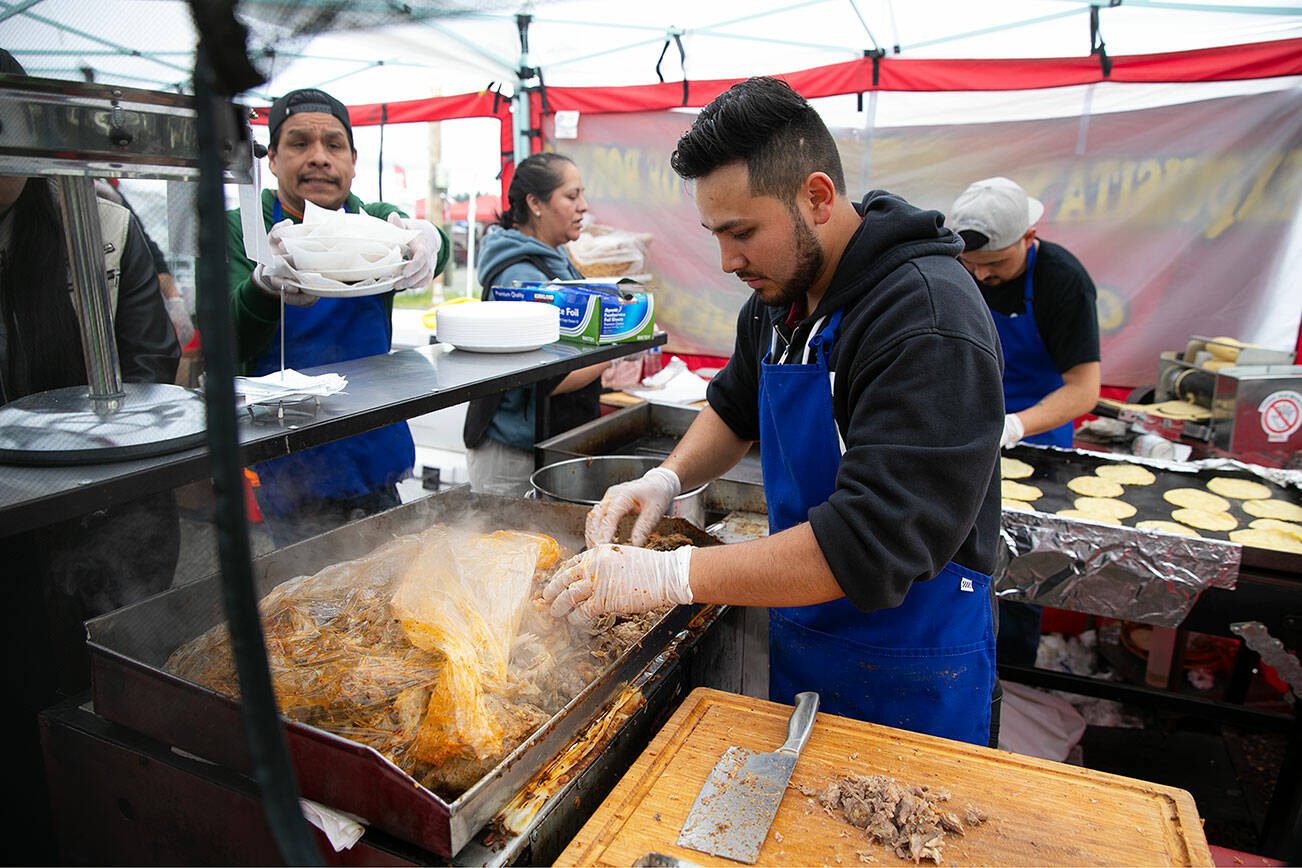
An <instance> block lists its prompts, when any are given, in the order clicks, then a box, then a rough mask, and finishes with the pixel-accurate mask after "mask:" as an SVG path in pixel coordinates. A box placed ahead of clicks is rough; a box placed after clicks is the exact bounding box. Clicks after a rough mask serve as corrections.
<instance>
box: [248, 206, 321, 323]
mask: <svg viewBox="0 0 1302 868" xmlns="http://www.w3.org/2000/svg"><path fill="white" fill-rule="evenodd" d="M293 225H294V221H293V220H281V221H280V222H279V223H277V224H276V225H275V226H272V227H271V231H270V232H268V233H267V244H268V245H269V246H270V247H271V264H270V265H263V264H262V263H258V265H257V266H256V267H255V268H254V269H253V275H252V277H253V285H254V286H256V287H257V288H258V289H259V290H260V291H261V292H262V293H263V294H264V295H270V296H272V297H274V298H284V299H285V304H289V305H293V306H294V307H309V306H311V305H314V304H316V301H317V297H316V296H315V295H308V294H307V293H305V292H304V291H303V290H301V289H299V288H298V287H297V286H294V285H292V284H290V283H289V277H290V269H289V263H288V262H286V261H285V257H286V256H287V255H288V254H287V253H286V251H285V242H284V239H283V238H282V237H281V231H282V230H283V229H284V228H285V227H286V226H293Z"/></svg>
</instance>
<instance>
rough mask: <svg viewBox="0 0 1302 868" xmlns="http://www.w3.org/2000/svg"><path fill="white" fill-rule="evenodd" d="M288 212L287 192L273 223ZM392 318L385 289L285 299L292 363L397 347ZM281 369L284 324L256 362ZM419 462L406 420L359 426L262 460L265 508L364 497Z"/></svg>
mask: <svg viewBox="0 0 1302 868" xmlns="http://www.w3.org/2000/svg"><path fill="white" fill-rule="evenodd" d="M283 219H285V212H284V210H283V209H282V208H281V204H280V200H279V199H276V201H275V203H274V204H273V205H272V225H273V226H274V225H275V224H277V223H279V222H280V221H281V220H283ZM391 338H392V320H391V319H390V315H389V311H388V310H387V308H386V307H385V304H384V295H383V294H381V295H368V296H362V297H359V298H320V299H317V302H316V304H313V305H311V306H309V307H295V306H293V305H285V367H287V368H294V369H295V370H299V371H301V370H303V369H305V368H310V367H313V366H315V365H327V364H331V363H334V362H345V361H348V360H349V359H359V358H362V357H363V356H376V355H382V354H384V353H387V352H389V343H390V340H391ZM278 370H280V329H277V330H276V333H275V335H274V336H273V337H272V340H271V345H270V346H269V347H267V350H266V352H264V353H263V354H262V355H261V356H259V357H258V358H257V359H256V360H255V361H254V363H253V365H252V367H251V370H250V373H251V374H253V375H254V376H260V375H262V374H270V373H272V372H273V371H278ZM415 462H416V449H415V446H414V444H413V443H412V439H411V431H410V430H409V429H408V428H407V423H406V422H396V423H394V424H392V425H387V426H385V427H383V428H377V429H375V430H373V431H367V432H364V433H362V434H355V435H353V436H352V437H349V438H347V439H345V440H337V441H335V442H333V443H326V444H324V445H322V446H316V447H313V448H311V449H305V450H303V451H302V452H296V453H294V454H293V455H286V456H284V457H283V458H273V459H272V460H270V461H264V462H262V463H261V464H258V465H256V466H255V468H254V469H255V470H256V471H257V474H258V480H259V483H260V484H261V486H262V491H261V494H262V498H261V499H260V503H262V504H264V510H265V511H266V512H269V513H270V514H272V515H276V516H284V515H291V514H294V513H295V512H297V511H299V510H301V509H302V508H304V507H310V506H311V505H312V504H313V503H314V502H316V501H320V500H338V499H347V498H354V497H360V496H363V495H366V494H370V493H371V492H374V491H375V490H376V489H379V488H383V487H387V486H391V485H394V484H395V483H397V482H398V481H399V480H400V479H402V478H403V476H405V475H406V473H407V471H409V470H410V469H411V467H412V465H414V464H415Z"/></svg>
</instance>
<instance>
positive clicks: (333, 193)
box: [227, 89, 450, 545]
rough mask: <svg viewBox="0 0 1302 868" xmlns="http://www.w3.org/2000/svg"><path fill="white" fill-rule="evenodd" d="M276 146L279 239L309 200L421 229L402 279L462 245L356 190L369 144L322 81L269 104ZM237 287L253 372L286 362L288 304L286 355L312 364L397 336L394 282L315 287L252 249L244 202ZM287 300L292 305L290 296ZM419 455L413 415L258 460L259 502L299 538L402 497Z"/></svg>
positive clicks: (294, 364)
mask: <svg viewBox="0 0 1302 868" xmlns="http://www.w3.org/2000/svg"><path fill="white" fill-rule="evenodd" d="M268 129H269V131H270V136H271V143H270V147H269V148H268V150H267V155H268V158H269V165H270V168H271V172H272V174H273V175H275V176H276V187H277V189H276V190H274V191H273V190H264V191H263V192H262V216H263V221H264V224H265V226H266V228H267V229H268V230H269V232H270V236H269V237H270V239H271V240H272V241H273V242H274V241H275V240H276V236H277V231H276V228H277V227H278V226H281V225H290V224H292V223H299V222H301V221H302V219H303V210H304V208H305V207H306V205H305V202H311V203H312V204H314V205H318V206H320V207H322V208H328V209H330V210H338V209H339V208H343V209H345V210H346V211H348V212H350V213H356V212H359V211H364V212H365V213H367V214H370V215H371V216H372V217H378V218H380V219H388V220H389V222H391V223H397V224H398V225H400V226H402V227H403V228H405V229H411V230H415V231H416V232H417V233H418V234H417V236H416V238H415V239H414V240H413V241H412V242H411V245H410V246H411V259H410V261H409V262H408V263H407V265H406V266H405V267H404V269H403V272H402V275H401V277H400V279H399V282H398V284H397V286H396V287H395V290H394V291H401V290H404V289H419V288H423V287H424V286H426V285H427V284H428V283H429V281H430V280H431V279H432V278H433V277H434V275H436V274H438V273H440V272H441V271H442V270H443V267H444V265H445V264H446V263H447V259H448V250H449V249H450V245H449V244H448V243H447V237H446V236H445V235H444V234H443V233H442V231H441V230H438V229H436V228H435V227H434V226H433V225H431V224H430V223H428V222H427V221H425V220H410V219H407V218H406V215H404V214H403V213H402V212H401V211H399V210H398V209H397V208H396V207H394V206H393V205H389V204H387V203H384V202H372V203H369V204H366V203H363V202H362V201H361V199H359V198H358V197H357V196H354V195H353V194H352V182H353V178H354V176H355V175H356V172H357V150H356V148H355V147H354V145H353V131H352V125H351V123H350V121H349V117H348V109H347V108H346V107H345V106H344V105H343V103H341V102H339V101H338V100H336V99H335V98H334V97H332V96H330V95H329V94H327V93H325V92H324V91H321V90H315V89H307V90H296V91H293V92H292V93H289V94H286V95H285V96H283V97H281V98H280V99H278V100H276V102H275V103H273V104H272V106H271V111H270V114H269V116H268ZM228 218H229V228H230V236H229V237H230V240H229V244H228V248H227V249H228V256H229V261H230V293H231V305H232V312H233V315H234V320H235V332H236V341H237V344H238V353H239V360H240V363H241V365H242V366H243V368H244V371H245V372H246V373H248V374H250V375H254V376H257V375H261V374H268V373H271V372H273V371H277V370H279V369H280V363H281V362H280V359H281V346H280V341H281V336H280V316H281V310H282V309H283V310H284V316H285V323H284V325H285V328H284V341H285V355H284V358H285V366H286V367H289V368H294V369H296V370H302V369H304V368H310V367H313V366H315V365H327V364H331V363H334V362H343V361H347V360H349V359H356V358H361V357H362V356H370V355H377V354H380V353H387V352H388V351H389V348H390V343H391V341H392V338H393V321H392V315H393V295H394V293H393V292H386V293H383V294H379V295H370V296H362V297H355V298H318V297H316V296H312V295H307V294H305V293H303V292H302V291H301V290H300V289H298V288H297V287H295V286H293V285H291V284H288V283H286V282H285V281H284V279H283V278H281V277H278V276H275V275H273V274H270V273H266V272H265V271H264V269H263V266H261V265H258V266H256V267H255V264H254V263H253V262H252V261H251V260H250V259H249V257H248V255H247V254H246V253H245V249H244V235H243V230H242V226H241V222H240V212H239V209H236V210H234V211H231V212H230V213H229V215H228ZM282 301H283V302H284V305H283V307H282ZM414 463H415V447H414V445H413V443H412V439H411V432H410V431H409V429H408V428H407V424H406V423H405V422H399V423H396V424H393V425H389V426H386V427H384V428H378V429H375V430H373V431H367V432H365V433H363V434H357V435H355V436H353V437H349V438H347V439H346V440H339V441H335V442H333V443H327V444H325V445H322V446H318V447H315V448H313V449H307V450H304V451H302V452H296V453H294V454H293V455H287V456H285V457H283V458H276V459H273V460H271V461H266V462H263V463H262V464H259V465H257V466H256V467H255V468H254V469H255V470H256V471H257V473H258V478H259V481H260V488H259V490H258V503H259V507H260V508H261V510H262V513H263V517H264V519H266V520H267V523H268V527H269V529H270V530H271V533H272V536H273V538H274V539H275V540H276V542H277V544H279V545H288V544H289V543H291V542H296V541H298V540H300V539H305V538H306V537H308V536H314V535H316V534H318V533H323V532H325V531H327V530H330V529H331V528H333V527H336V526H338V525H339V524H342V523H344V522H347V521H353V520H355V519H357V518H361V517H363V516H365V515H369V514H371V513H375V512H379V511H382V510H384V509H388V508H390V507H393V506H397V505H398V504H399V503H400V500H399V498H398V491H397V482H398V481H399V480H400V479H402V478H403V477H404V476H406V475H407V474H408V473H409V472H410V470H411V467H412V465H413V464H414Z"/></svg>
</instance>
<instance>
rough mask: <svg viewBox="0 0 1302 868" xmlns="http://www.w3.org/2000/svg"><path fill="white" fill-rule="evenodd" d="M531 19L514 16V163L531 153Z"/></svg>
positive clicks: (529, 16)
mask: <svg viewBox="0 0 1302 868" xmlns="http://www.w3.org/2000/svg"><path fill="white" fill-rule="evenodd" d="M532 20H533V16H532V15H523V14H521V15H517V16H515V26H516V27H517V28H518V29H519V31H520V66H519V68H518V69H517V70H516V81H515V96H514V97H513V98H512V102H513V103H514V107H513V110H512V112H511V128H512V131H513V132H514V133H515V156H514V157H513V160H512V161H513V162H514V163H516V164H519V162H520V161H521V160H523V159H524V158H525V157H527V156H529V155H530V154H531V153H533V142H532V141H531V140H530V135H529V131H530V130H532V129H533V117H532V116H531V110H530V105H529V86H528V82H530V81H532V80H533V79H534V78H537V76H538V70H536V69H534V68H533V67H532V66H531V65H530V64H529V22H531V21H532Z"/></svg>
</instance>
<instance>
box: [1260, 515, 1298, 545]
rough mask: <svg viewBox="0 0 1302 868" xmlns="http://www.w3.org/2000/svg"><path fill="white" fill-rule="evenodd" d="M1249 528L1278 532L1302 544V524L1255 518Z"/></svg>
mask: <svg viewBox="0 0 1302 868" xmlns="http://www.w3.org/2000/svg"><path fill="white" fill-rule="evenodd" d="M1248 527H1253V528H1257V529H1258V530H1276V531H1279V532H1280V533H1282V534H1287V535H1289V536H1291V537H1293V539H1295V540H1298V541H1299V542H1302V524H1294V523H1293V522H1291V521H1280V520H1279V519H1277V518H1254V519H1253V520H1252V521H1250V522H1248Z"/></svg>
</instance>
